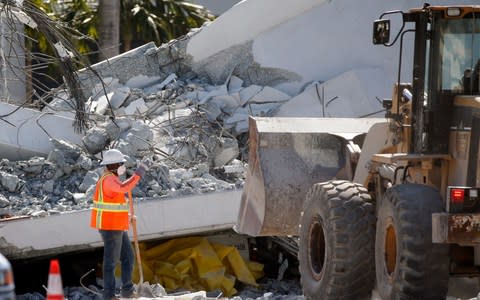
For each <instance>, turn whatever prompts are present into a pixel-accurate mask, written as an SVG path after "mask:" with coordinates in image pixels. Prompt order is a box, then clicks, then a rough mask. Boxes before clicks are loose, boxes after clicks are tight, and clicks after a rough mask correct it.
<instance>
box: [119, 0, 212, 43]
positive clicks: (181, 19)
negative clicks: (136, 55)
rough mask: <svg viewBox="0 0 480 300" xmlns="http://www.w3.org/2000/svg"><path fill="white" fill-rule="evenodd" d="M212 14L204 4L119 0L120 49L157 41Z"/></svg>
mask: <svg viewBox="0 0 480 300" xmlns="http://www.w3.org/2000/svg"><path fill="white" fill-rule="evenodd" d="M213 18H214V16H213V15H212V14H210V13H209V12H208V10H206V9H205V8H204V7H202V6H199V5H195V4H192V3H188V2H184V1H178V0H122V1H121V32H122V36H123V38H124V41H123V42H124V43H123V44H124V50H129V49H130V48H133V47H136V46H139V45H141V44H143V43H145V42H147V41H155V43H156V44H157V45H160V44H162V43H164V42H168V41H169V40H171V39H174V38H177V37H179V36H182V35H184V34H186V33H187V32H188V31H189V30H190V29H191V28H196V27H200V26H201V25H202V24H203V23H204V22H205V21H209V20H213Z"/></svg>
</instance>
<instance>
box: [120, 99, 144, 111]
mask: <svg viewBox="0 0 480 300" xmlns="http://www.w3.org/2000/svg"><path fill="white" fill-rule="evenodd" d="M146 111H148V106H147V105H146V104H145V100H143V98H139V99H137V100H135V101H133V102H132V103H130V104H129V105H128V106H127V107H126V108H125V115H141V114H143V113H145V112H146Z"/></svg>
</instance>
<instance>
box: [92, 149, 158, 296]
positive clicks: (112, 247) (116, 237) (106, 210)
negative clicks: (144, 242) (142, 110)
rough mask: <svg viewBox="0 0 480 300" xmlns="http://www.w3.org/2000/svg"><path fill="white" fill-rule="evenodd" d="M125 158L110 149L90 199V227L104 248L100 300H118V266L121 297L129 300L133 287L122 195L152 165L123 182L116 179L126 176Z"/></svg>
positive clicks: (146, 162) (144, 162)
mask: <svg viewBox="0 0 480 300" xmlns="http://www.w3.org/2000/svg"><path fill="white" fill-rule="evenodd" d="M125 161H126V159H125V156H124V155H123V154H122V152H120V151H119V150H117V149H110V150H108V151H106V152H105V153H104V155H103V160H102V162H101V163H100V164H101V165H103V166H105V171H104V173H103V175H102V177H100V179H99V180H98V182H97V186H96V189H95V193H94V195H93V207H92V215H91V223H90V226H91V227H93V228H96V229H98V230H99V232H100V235H101V236H102V240H103V243H104V248H103V298H104V299H105V300H110V299H118V298H116V296H115V274H114V271H115V266H116V264H117V263H118V261H120V262H121V274H122V288H121V296H122V297H124V298H132V297H134V296H135V287H134V286H133V282H132V272H133V263H134V255H133V249H132V245H131V242H130V239H129V237H128V228H129V205H128V203H127V201H126V200H125V193H127V192H129V191H131V190H133V188H134V187H135V186H136V185H137V183H138V181H139V180H140V178H141V177H142V176H143V175H144V174H145V172H146V171H147V170H148V169H149V167H150V165H151V161H150V160H149V159H144V160H142V162H141V163H140V164H139V166H138V168H137V170H136V171H135V173H134V174H133V175H132V176H131V177H130V178H128V179H127V180H125V181H123V182H122V181H121V180H120V179H119V177H118V176H121V175H123V174H125V172H126V168H125V166H124V165H123V164H124V163H125Z"/></svg>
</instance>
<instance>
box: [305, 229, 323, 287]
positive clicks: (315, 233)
mask: <svg viewBox="0 0 480 300" xmlns="http://www.w3.org/2000/svg"><path fill="white" fill-rule="evenodd" d="M309 237H310V238H309V245H308V257H309V262H310V270H311V272H312V275H313V277H314V278H315V280H320V279H321V278H322V274H323V268H324V264H325V254H326V251H325V233H324V231H323V226H322V223H321V222H320V221H319V220H316V221H314V222H313V223H312V224H311V225H310V230H309Z"/></svg>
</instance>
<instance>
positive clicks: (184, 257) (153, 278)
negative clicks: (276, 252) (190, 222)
mask: <svg viewBox="0 0 480 300" xmlns="http://www.w3.org/2000/svg"><path fill="white" fill-rule="evenodd" d="M140 256H141V258H142V267H143V276H144V281H148V282H149V283H159V284H161V285H162V286H163V287H164V288H165V289H166V290H167V291H169V290H175V289H180V288H184V289H188V290H194V291H198V290H205V291H214V290H217V289H220V290H221V291H222V292H223V294H224V295H225V296H227V297H230V296H232V295H234V294H235V293H236V292H237V290H236V289H235V288H234V286H235V281H236V280H239V281H240V282H242V283H245V284H249V285H253V286H257V283H256V280H257V279H259V278H261V277H262V276H263V265H262V264H259V263H255V262H249V261H245V260H244V259H243V257H242V256H241V255H240V253H239V252H238V250H237V248H235V247H233V246H224V245H220V244H215V243H210V242H209V241H208V240H207V239H206V238H203V237H188V238H179V239H173V240H170V241H168V242H165V243H162V244H160V245H158V246H154V247H151V248H149V249H146V247H145V245H142V247H140ZM138 274H139V273H138V267H137V266H136V265H135V266H134V272H133V281H134V282H138V280H139V275H138Z"/></svg>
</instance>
